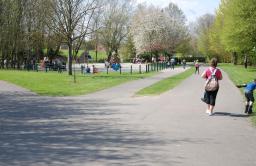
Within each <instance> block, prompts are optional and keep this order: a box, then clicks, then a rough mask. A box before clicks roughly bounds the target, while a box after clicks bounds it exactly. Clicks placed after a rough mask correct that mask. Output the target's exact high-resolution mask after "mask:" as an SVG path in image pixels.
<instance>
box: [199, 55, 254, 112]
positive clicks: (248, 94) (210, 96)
mask: <svg viewBox="0 0 256 166" xmlns="http://www.w3.org/2000/svg"><path fill="white" fill-rule="evenodd" d="M217 64H218V62H217V59H216V58H213V59H211V61H210V67H208V68H207V69H206V70H205V71H204V72H203V74H202V75H201V77H202V78H204V79H206V82H205V91H204V96H203V97H202V98H201V100H202V101H203V102H205V103H206V104H207V109H206V113H207V114H209V115H210V116H211V115H213V114H214V112H213V109H214V107H215V102H216V97H217V94H218V91H219V81H220V80H222V78H223V76H222V73H221V70H220V69H218V68H217ZM195 67H196V68H197V66H195ZM196 72H198V73H199V65H198V68H197V69H196ZM237 87H238V88H244V95H245V98H246V101H245V110H244V113H246V114H249V115H250V114H252V113H253V111H252V110H253V109H252V107H253V103H254V101H255V99H254V96H253V91H254V90H255V89H256V79H254V80H253V81H252V82H249V83H245V84H242V85H237Z"/></svg>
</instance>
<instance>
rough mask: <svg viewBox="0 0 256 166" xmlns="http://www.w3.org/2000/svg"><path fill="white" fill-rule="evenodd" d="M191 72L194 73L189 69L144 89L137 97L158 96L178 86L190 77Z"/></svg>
mask: <svg viewBox="0 0 256 166" xmlns="http://www.w3.org/2000/svg"><path fill="white" fill-rule="evenodd" d="M193 72H194V69H192V68H191V69H189V70H187V71H185V72H183V73H180V74H177V75H174V76H171V77H169V78H166V79H164V80H161V81H159V82H157V83H155V84H153V85H151V86H149V87H146V88H144V89H142V90H140V91H139V92H138V93H137V94H138V95H159V94H161V93H164V92H166V91H168V90H170V89H172V88H174V87H175V86H177V85H178V84H180V83H181V82H182V81H183V80H184V79H186V78H188V77H189V76H191V74H192V73H193Z"/></svg>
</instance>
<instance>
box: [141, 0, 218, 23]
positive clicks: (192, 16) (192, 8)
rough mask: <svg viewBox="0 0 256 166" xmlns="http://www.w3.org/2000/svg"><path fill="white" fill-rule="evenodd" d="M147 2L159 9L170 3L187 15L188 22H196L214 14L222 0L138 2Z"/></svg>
mask: <svg viewBox="0 0 256 166" xmlns="http://www.w3.org/2000/svg"><path fill="white" fill-rule="evenodd" d="M142 2H146V3H147V4H153V5H156V6H159V7H166V6H168V4H169V3H170V2H173V3H175V4H177V5H178V6H179V7H180V8H181V9H182V10H183V12H184V13H185V15H186V17H187V20H188V21H189V22H190V21H195V20H196V18H197V17H199V16H201V15H203V14H205V13H211V14H214V13H215V10H216V9H217V8H218V6H219V3H220V0H137V3H142Z"/></svg>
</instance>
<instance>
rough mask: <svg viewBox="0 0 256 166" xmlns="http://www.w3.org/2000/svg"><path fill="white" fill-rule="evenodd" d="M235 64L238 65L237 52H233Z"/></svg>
mask: <svg viewBox="0 0 256 166" xmlns="http://www.w3.org/2000/svg"><path fill="white" fill-rule="evenodd" d="M233 63H234V65H237V52H233Z"/></svg>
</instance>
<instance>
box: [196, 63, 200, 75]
mask: <svg viewBox="0 0 256 166" xmlns="http://www.w3.org/2000/svg"><path fill="white" fill-rule="evenodd" d="M199 66H200V65H199V62H198V60H196V62H195V68H196V70H195V74H196V73H197V74H199Z"/></svg>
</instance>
